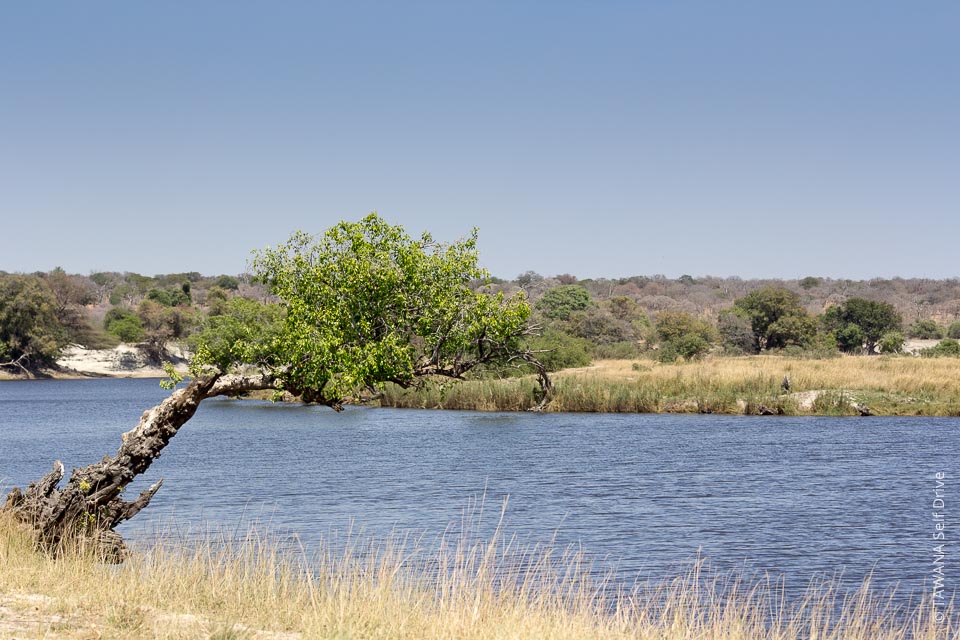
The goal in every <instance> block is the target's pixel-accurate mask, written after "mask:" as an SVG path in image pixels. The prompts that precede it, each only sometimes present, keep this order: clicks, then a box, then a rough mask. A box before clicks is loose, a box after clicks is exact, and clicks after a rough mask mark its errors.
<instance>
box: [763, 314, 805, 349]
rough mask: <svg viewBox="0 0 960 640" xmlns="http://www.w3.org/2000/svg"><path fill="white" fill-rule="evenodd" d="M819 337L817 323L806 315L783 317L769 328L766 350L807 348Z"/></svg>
mask: <svg viewBox="0 0 960 640" xmlns="http://www.w3.org/2000/svg"><path fill="white" fill-rule="evenodd" d="M816 337H817V321H816V320H815V319H814V318H811V317H810V316H809V315H807V314H806V313H803V314H796V315H786V316H782V317H781V318H780V319H779V320H777V321H776V322H774V323H773V324H771V325H770V326H769V327H768V328H767V333H766V348H768V349H783V348H785V347H807V346H810V345H811V344H812V343H813V341H814V339H815V338H816Z"/></svg>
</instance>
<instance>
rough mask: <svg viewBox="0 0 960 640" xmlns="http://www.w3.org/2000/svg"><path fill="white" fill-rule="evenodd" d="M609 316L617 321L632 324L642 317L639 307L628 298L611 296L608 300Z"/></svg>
mask: <svg viewBox="0 0 960 640" xmlns="http://www.w3.org/2000/svg"><path fill="white" fill-rule="evenodd" d="M609 305H610V315H612V316H613V317H614V318H616V319H617V320H624V321H626V322H633V321H634V320H639V319H640V318H642V317H644V315H643V312H642V311H641V310H640V306H639V305H638V304H637V303H636V301H635V300H634V299H633V298H631V297H629V296H613V297H612V298H610V302H609Z"/></svg>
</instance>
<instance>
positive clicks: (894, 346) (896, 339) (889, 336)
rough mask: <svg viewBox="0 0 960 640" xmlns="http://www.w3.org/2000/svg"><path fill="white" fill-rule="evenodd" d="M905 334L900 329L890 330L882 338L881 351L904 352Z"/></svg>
mask: <svg viewBox="0 0 960 640" xmlns="http://www.w3.org/2000/svg"><path fill="white" fill-rule="evenodd" d="M903 343H904V338H903V334H902V333H900V332H899V331H890V332H889V333H885V334H883V336H882V337H881V338H880V342H879V345H880V352H881V353H903Z"/></svg>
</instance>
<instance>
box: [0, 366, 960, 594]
mask: <svg viewBox="0 0 960 640" xmlns="http://www.w3.org/2000/svg"><path fill="white" fill-rule="evenodd" d="M164 396H165V392H163V391H162V390H161V389H159V388H158V386H157V383H156V381H153V380H89V381H44V382H4V383H0V484H4V485H6V486H10V485H13V484H21V485H22V484H24V483H27V482H29V481H31V480H33V479H36V478H38V477H39V476H40V475H42V474H43V473H45V472H46V471H47V470H48V469H49V467H50V464H51V463H52V461H53V459H54V458H60V459H62V460H63V461H64V463H65V464H66V465H67V467H68V468H70V467H71V466H79V465H82V464H87V463H89V462H92V461H95V460H97V459H99V458H100V457H101V456H102V455H104V454H106V453H112V452H114V451H115V450H116V447H117V445H118V444H119V434H120V433H121V432H123V431H126V430H128V429H130V428H131V427H132V426H133V425H134V424H135V423H136V421H137V419H138V418H139V416H140V414H141V413H142V412H143V410H144V409H146V408H148V407H150V406H152V405H153V404H155V403H156V402H158V401H160V400H161V399H162V398H163V397H164ZM958 450H960V420H957V419H931V418H923V419H921V418H914V419H910V418H902V419H901V418H746V417H731V416H671V415H659V416H643V415H591V414H561V415H556V414H547V415H538V414H480V413H460V412H428V411H404V410H387V409H366V408H354V409H348V410H347V411H345V412H344V413H341V414H336V413H334V412H332V411H330V410H329V409H326V408H323V407H303V406H297V405H274V404H271V403H266V402H237V401H232V400H211V401H208V402H205V403H204V404H203V405H202V406H201V408H200V410H199V411H198V413H197V415H196V417H195V418H194V419H193V420H192V421H191V422H190V423H188V424H187V426H186V427H185V428H184V429H183V431H182V432H181V433H180V434H179V435H178V436H177V437H176V438H175V439H174V441H173V442H172V443H171V445H170V446H169V447H168V449H167V451H166V452H165V453H164V455H163V456H162V457H161V458H160V459H159V460H158V461H157V462H155V463H154V466H153V467H152V468H151V470H150V472H149V474H148V476H147V477H146V478H145V479H143V480H142V481H141V482H140V483H138V485H137V486H135V487H131V490H132V491H139V490H140V489H142V488H145V487H146V486H148V485H149V484H150V482H152V481H153V480H155V479H156V478H157V477H161V476H162V477H164V478H166V481H165V484H164V487H163V489H162V490H161V491H160V492H159V493H158V494H157V496H156V498H155V499H154V501H153V503H152V504H151V506H150V507H149V508H148V509H147V510H146V511H144V512H143V513H141V514H140V515H139V516H137V518H136V519H135V520H134V522H132V523H128V524H127V525H125V529H123V531H122V532H123V533H124V534H125V535H127V536H128V537H132V538H138V537H141V538H142V537H143V536H145V535H147V532H149V531H152V530H153V529H154V528H155V526H156V525H157V523H163V525H162V526H167V527H168V526H171V525H170V523H171V522H176V523H178V524H177V526H183V527H190V526H193V525H197V524H198V523H201V522H202V523H204V524H205V526H210V527H214V528H217V527H222V528H224V529H225V530H245V529H246V527H247V526H248V525H249V524H251V523H259V524H261V525H262V526H266V527H269V528H270V529H271V530H273V531H275V532H295V533H296V534H297V535H298V536H299V538H300V539H301V540H302V541H303V542H304V543H305V544H306V545H307V546H310V545H311V544H316V542H317V541H319V540H320V539H321V537H327V536H328V535H330V534H332V532H337V531H339V532H343V531H345V530H347V529H349V528H350V527H353V528H354V530H356V529H358V528H362V530H363V531H364V532H366V533H367V534H371V535H375V536H386V535H387V534H388V533H389V532H391V531H396V530H399V531H405V530H412V531H415V532H425V533H426V534H427V535H428V536H437V535H440V534H441V533H442V532H443V531H444V530H445V529H447V528H448V527H449V526H454V527H456V526H457V524H458V523H459V522H460V521H461V519H462V517H463V511H464V509H465V507H467V505H468V504H469V502H470V501H471V500H476V499H477V498H478V497H479V496H481V495H483V494H484V493H485V495H486V509H488V510H492V511H493V512H494V514H493V515H492V517H485V518H484V522H485V523H486V525H485V526H487V527H490V528H492V527H493V526H495V525H496V520H497V518H496V515H497V512H499V506H500V503H501V502H502V501H503V500H504V499H505V498H506V497H508V496H509V508H508V510H507V515H506V528H507V530H508V531H509V532H510V533H515V534H517V535H519V536H520V538H521V539H522V540H526V541H528V542H531V543H537V542H539V543H543V542H546V541H548V540H549V539H550V538H551V537H552V536H553V535H554V534H556V540H557V543H558V544H560V545H567V544H580V545H582V546H583V548H584V549H585V550H586V551H587V552H589V553H590V554H592V555H593V556H594V557H597V558H603V559H606V562H609V563H613V564H615V565H616V566H617V568H618V570H619V572H620V575H621V577H623V576H633V577H640V578H641V579H645V578H648V577H652V578H658V577H661V576H672V575H675V574H676V573H677V572H678V571H681V570H682V566H684V565H683V563H688V562H689V561H691V560H692V559H694V558H695V557H697V554H698V553H699V554H701V555H702V556H703V557H706V558H708V559H709V560H710V561H711V563H712V565H713V566H714V567H715V568H717V569H720V570H728V569H745V570H746V571H747V572H748V573H752V572H765V573H770V574H772V575H777V576H779V575H783V577H784V579H785V581H786V584H787V588H788V590H789V591H791V592H796V591H800V590H802V589H803V588H805V587H806V585H807V583H808V582H809V580H810V579H811V578H813V577H815V576H824V575H826V576H832V575H834V574H837V573H842V575H843V577H844V578H845V579H846V580H849V581H851V582H859V581H861V580H862V579H863V578H864V577H865V576H867V575H868V574H869V573H870V572H871V571H872V572H873V581H874V583H875V584H877V585H879V586H881V587H890V586H893V585H895V584H898V583H899V590H898V591H899V593H901V594H903V595H904V597H906V595H907V594H909V593H911V592H912V593H914V595H916V594H918V593H920V592H921V590H922V589H923V588H924V580H926V581H927V582H929V580H930V577H931V576H930V566H931V563H932V562H933V551H932V546H933V545H932V544H931V540H932V534H933V526H934V522H933V520H932V516H931V502H932V500H933V498H934V495H933V491H934V479H933V476H934V474H935V473H936V472H938V471H940V472H944V473H945V474H946V478H947V485H946V486H947V495H948V496H954V495H960V491H958V489H957V487H960V482H958V481H957V480H958V471H960V469H958V463H957V460H956V457H955V456H953V455H951V454H952V453H953V452H955V451H958ZM949 502H950V501H949V500H948V504H949ZM954 504H956V503H954ZM949 509H950V507H949V506H948V507H947V510H948V514H949V513H952V512H950V511H949ZM958 513H960V512H958ZM952 518H953V521H954V522H956V521H957V520H958V518H960V515H954V516H953V517H952ZM948 535H950V536H953V537H954V538H955V537H956V529H954V530H953V531H951V532H949V534H948ZM954 545H955V542H954ZM954 548H955V547H954ZM947 562H948V568H947V572H948V575H950V572H952V575H953V576H956V577H960V567H958V564H957V560H956V556H955V554H954V555H948V557H947ZM956 577H955V578H954V580H956V579H957V578H956ZM954 588H955V586H954Z"/></svg>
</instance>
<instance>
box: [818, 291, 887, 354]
mask: <svg viewBox="0 0 960 640" xmlns="http://www.w3.org/2000/svg"><path fill="white" fill-rule="evenodd" d="M822 322H823V326H824V328H825V329H826V330H827V331H831V332H833V334H834V335H835V336H836V338H837V346H838V347H839V348H840V350H841V351H847V352H859V351H866V353H875V352H876V348H877V345H878V344H879V343H880V339H881V338H882V337H883V336H884V335H885V334H887V333H890V332H893V331H899V330H900V328H901V324H902V319H901V318H900V314H899V313H897V310H896V309H895V308H894V307H893V305H892V304H890V303H889V302H879V301H876V300H865V299H864V298H850V299H849V300H847V301H846V302H844V303H843V304H841V305H837V306H835V307H831V308H830V309H829V310H827V312H826V313H825V314H824V315H823V318H822Z"/></svg>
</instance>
